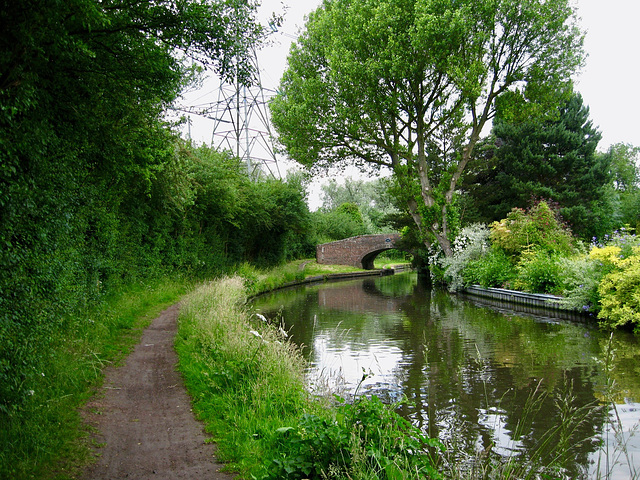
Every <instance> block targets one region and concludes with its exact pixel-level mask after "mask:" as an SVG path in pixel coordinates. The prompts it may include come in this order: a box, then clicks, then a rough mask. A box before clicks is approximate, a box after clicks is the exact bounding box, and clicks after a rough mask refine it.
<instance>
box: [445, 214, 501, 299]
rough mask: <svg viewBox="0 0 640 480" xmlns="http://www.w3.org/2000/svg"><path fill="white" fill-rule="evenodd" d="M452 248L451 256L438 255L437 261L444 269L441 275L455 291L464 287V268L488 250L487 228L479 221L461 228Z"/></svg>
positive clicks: (450, 288)
mask: <svg viewBox="0 0 640 480" xmlns="http://www.w3.org/2000/svg"><path fill="white" fill-rule="evenodd" d="M452 250H453V255H452V256H450V257H440V258H439V259H438V260H437V261H438V264H439V266H440V267H441V268H442V269H443V270H444V274H443V277H444V280H445V282H446V283H447V285H448V287H449V290H451V291H457V290H460V289H462V288H464V287H465V280H464V276H463V271H464V269H465V268H466V267H467V266H468V265H469V263H470V262H471V261H474V260H478V259H479V258H481V257H482V256H483V255H485V254H486V253H487V252H488V251H489V229H488V228H487V226H486V225H483V224H480V223H475V224H473V225H469V226H468V227H465V228H463V229H462V230H461V231H460V233H459V234H458V236H457V237H456V239H455V240H454V242H453V246H452Z"/></svg>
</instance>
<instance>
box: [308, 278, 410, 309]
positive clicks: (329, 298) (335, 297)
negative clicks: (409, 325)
mask: <svg viewBox="0 0 640 480" xmlns="http://www.w3.org/2000/svg"><path fill="white" fill-rule="evenodd" d="M408 298H410V295H407V296H403V297H398V296H388V295H385V294H384V293H382V292H381V291H380V290H379V289H378V287H377V286H376V283H375V280H365V281H363V282H362V283H356V284H353V285H344V284H342V285H340V286H339V287H338V288H322V289H320V290H319V291H318V305H319V306H320V307H321V308H327V309H330V310H341V311H348V312H356V313H358V312H376V313H393V312H398V311H399V310H400V309H401V306H402V304H404V303H405V302H406V301H407V299H408Z"/></svg>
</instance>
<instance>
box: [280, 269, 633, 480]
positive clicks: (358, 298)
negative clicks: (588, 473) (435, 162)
mask: <svg viewBox="0 0 640 480" xmlns="http://www.w3.org/2000/svg"><path fill="white" fill-rule="evenodd" d="M267 303H268V302H267ZM285 303H286V304H287V309H286V314H285V319H286V321H287V325H288V326H289V328H290V331H291V333H292V336H293V338H294V339H295V341H296V342H297V343H301V344H305V345H313V342H314V339H315V338H317V336H318V335H324V336H326V337H330V340H331V341H332V342H334V344H335V346H336V348H342V347H344V348H346V349H348V348H352V349H353V350H354V351H355V350H357V349H358V348H363V345H364V346H365V347H364V348H366V347H367V344H368V342H369V340H370V339H371V338H380V337H382V338H387V339H389V342H393V345H394V346H395V347H397V348H398V349H399V350H400V355H399V356H400V357H401V360H399V361H398V362H396V363H395V364H394V366H393V371H392V378H390V379H389V382H390V383H389V384H384V385H386V387H385V388H393V385H397V386H398V388H399V389H400V391H401V393H402V394H403V395H405V396H406V397H407V399H408V402H406V403H404V404H403V405H402V406H401V407H400V413H401V414H403V415H404V416H405V417H407V418H409V419H411V421H412V422H413V423H414V424H415V425H417V426H419V427H420V428H422V429H423V431H425V433H427V434H428V435H430V436H432V437H438V438H440V439H442V440H444V441H446V442H448V443H449V444H457V445H456V448H452V451H458V452H463V451H466V452H477V451H483V450H486V451H488V455H487V456H488V458H492V457H493V458H494V457H495V456H497V455H501V454H506V453H509V449H517V450H516V451H515V452H514V454H517V455H520V456H522V458H523V460H525V461H526V459H527V458H530V457H531V456H532V455H533V453H532V452H536V450H538V449H539V446H540V444H541V443H542V442H543V439H544V438H545V437H544V435H545V434H546V433H547V432H548V431H549V430H550V429H552V428H554V427H556V426H558V425H560V424H561V421H562V417H561V413H560V411H559V410H558V408H557V403H558V398H562V394H563V392H565V393H566V394H565V397H566V396H567V395H568V393H567V390H568V388H569V386H572V395H573V397H574V398H573V401H572V403H571V405H572V406H573V407H574V408H583V407H585V406H588V405H590V404H591V403H592V402H594V400H595V399H601V398H602V392H603V391H604V389H605V385H606V379H605V378H604V375H603V374H602V366H601V361H600V360H596V359H601V358H603V356H604V353H603V351H604V349H605V348H606V341H605V340H604V339H605V336H604V335H603V334H602V333H601V332H599V331H597V330H593V329H589V328H586V327H585V326H584V325H577V324H573V323H570V322H563V321H557V322H553V323H552V322H543V321H540V320H535V319H532V318H524V317H520V316H517V315H508V314H504V313H497V312H495V311H492V310H490V309H488V308H479V307H476V306H474V305H472V304H470V303H468V302H465V301H462V300H461V299H460V298H458V297H455V296H451V295H449V294H447V293H446V292H443V291H438V290H430V289H427V288H425V287H424V286H423V285H422V284H421V283H420V282H416V280H415V276H412V275H402V276H395V277H382V278H376V279H367V280H365V281H359V282H345V283H339V284H338V283H336V284H327V285H322V286H320V287H307V288H305V289H304V290H301V291H298V293H294V294H289V293H286V294H284V295H283V296H279V297H274V301H273V304H272V307H274V310H275V311H277V309H278V308H279V305H282V304H285ZM335 316H337V317H338V318H339V320H336V318H335ZM314 318H316V321H315V322H314V320H313V319H314ZM606 338H608V337H606ZM614 346H615V348H616V351H618V352H620V354H619V355H617V356H616V358H615V361H614V364H613V366H612V368H611V372H612V375H613V376H615V378H616V379H618V380H619V381H620V383H621V384H622V385H623V386H625V387H626V386H628V388H627V392H629V391H630V390H631V393H632V394H629V393H625V396H632V397H634V398H636V399H637V398H639V397H637V396H635V395H636V392H639V391H640V388H639V386H638V384H639V383H640V381H639V380H638V377H637V376H634V375H635V366H636V365H638V364H640V363H638V361H637V360H638V355H639V354H638V348H637V341H627V340H619V341H617V342H615V343H614ZM625 377H626V378H625ZM538 385H539V391H538V395H539V404H538V405H537V408H536V409H534V410H535V412H536V414H529V413H527V411H526V410H527V407H526V405H527V400H528V399H529V398H530V397H531V395H532V392H534V391H535V390H536V388H537V387H538ZM390 386H391V387H390ZM392 398H394V396H393V395H392ZM536 398H538V397H536ZM604 415H605V413H604V412H602V411H592V412H591V413H590V415H589V418H588V419H587V420H588V421H585V422H583V423H581V424H580V425H578V426H577V427H576V428H575V430H574V432H573V436H572V437H571V438H569V439H568V443H567V445H568V446H567V449H565V450H566V454H567V457H566V459H567V461H566V463H564V465H565V466H566V470H567V472H566V473H567V475H568V476H569V477H572V478H580V475H581V472H583V471H584V470H586V468H587V465H588V456H589V454H590V452H594V451H595V450H597V445H595V443H594V441H593V439H595V438H596V437H597V435H599V434H600V431H601V426H602V425H603V422H604ZM518 429H521V433H522V435H521V436H520V437H519V438H518V439H517V441H515V440H516V439H514V437H513V435H514V432H516V431H517V430H518ZM556 446H557V441H556V440H553V441H550V442H549V443H548V448H547V452H546V454H544V455H542V456H543V459H545V460H549V459H550V458H551V457H552V456H553V455H555V454H557V453H558V451H560V449H558V448H555V447H556ZM490 447H491V450H490V451H489V448H490ZM469 455H472V454H471V453H470V454H469ZM458 460H459V461H461V462H462V461H463V460H464V459H463V458H460V459H458Z"/></svg>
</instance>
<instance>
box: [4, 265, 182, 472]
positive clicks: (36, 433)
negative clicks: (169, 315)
mask: <svg viewBox="0 0 640 480" xmlns="http://www.w3.org/2000/svg"><path fill="white" fill-rule="evenodd" d="M187 283H188V282H186V281H184V280H182V279H179V278H175V279H162V280H157V281H154V282H147V283H138V284H135V285H129V286H128V287H126V288H123V289H121V291H120V292H118V293H114V294H112V295H110V296H109V297H108V298H105V299H104V302H103V303H101V305H100V306H95V307H93V308H90V309H87V310H86V311H84V312H76V313H74V314H69V315H68V316H67V317H65V318H60V328H59V329H56V333H55V334H53V333H52V334H51V335H52V336H51V338H49V339H48V340H49V342H48V345H47V348H44V347H43V348H42V349H41V350H40V352H39V354H40V355H41V356H42V361H41V362H40V367H41V368H40V370H39V371H38V372H37V374H38V378H39V380H40V381H39V384H38V385H37V386H36V387H34V388H33V389H32V390H30V391H29V392H28V399H27V401H26V402H25V403H24V407H23V408H21V409H20V410H17V411H15V412H12V414H10V415H2V416H0V478H2V479H4V478H7V479H9V478H10V479H22V478H39V479H50V478H58V479H63V478H72V477H73V476H74V475H75V473H76V472H77V470H78V469H79V468H80V467H81V466H82V465H83V463H84V462H86V461H88V459H89V449H88V445H87V442H86V441H85V440H83V438H86V436H87V427H86V426H85V425H84V423H83V421H82V418H81V416H80V413H79V411H78V407H79V406H80V405H81V404H82V403H84V402H85V401H86V400H87V399H88V398H89V397H90V396H91V395H92V393H93V391H94V387H95V386H97V385H98V384H99V383H100V381H101V378H102V370H103V369H104V367H105V366H107V365H110V364H113V363H116V362H118V361H119V360H120V359H122V358H124V356H125V355H126V354H127V353H128V352H129V351H130V349H131V347H132V346H133V345H135V344H136V342H137V341H138V339H139V337H140V334H141V332H142V330H143V328H144V327H146V326H147V325H148V324H149V322H150V321H151V319H153V318H154V317H155V316H156V315H157V314H158V313H159V312H160V311H161V310H162V309H164V308H166V307H167V306H169V305H171V304H172V303H175V302H176V301H177V299H178V298H179V297H180V296H181V295H182V294H184V293H185V292H186V290H187Z"/></svg>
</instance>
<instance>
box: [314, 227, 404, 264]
mask: <svg viewBox="0 0 640 480" xmlns="http://www.w3.org/2000/svg"><path fill="white" fill-rule="evenodd" d="M399 240H400V234H399V233H385V234H379V235H359V236H357V237H351V238H345V239H344V240H337V241H335V242H330V243H323V244H320V245H318V246H317V247H316V261H317V262H318V263H320V264H329V265H350V266H352V267H356V268H364V269H365V270H372V269H373V268H374V267H373V261H374V260H375V258H376V257H377V256H378V255H379V254H380V253H382V252H384V251H385V250H391V249H394V248H396V249H397V248H398V246H397V245H396V243H397V242H398V241H399ZM400 250H402V249H400Z"/></svg>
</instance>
